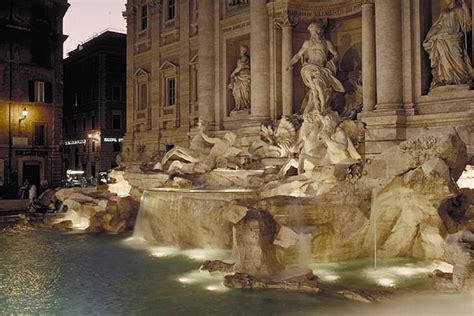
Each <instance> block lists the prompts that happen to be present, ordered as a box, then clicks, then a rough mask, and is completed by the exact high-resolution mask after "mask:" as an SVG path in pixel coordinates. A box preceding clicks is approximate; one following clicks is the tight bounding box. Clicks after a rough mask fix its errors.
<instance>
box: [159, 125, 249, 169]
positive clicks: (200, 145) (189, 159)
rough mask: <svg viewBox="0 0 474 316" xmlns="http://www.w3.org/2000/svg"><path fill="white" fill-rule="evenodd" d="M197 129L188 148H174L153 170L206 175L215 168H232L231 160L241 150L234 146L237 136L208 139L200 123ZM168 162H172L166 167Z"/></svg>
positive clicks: (203, 126)
mask: <svg viewBox="0 0 474 316" xmlns="http://www.w3.org/2000/svg"><path fill="white" fill-rule="evenodd" d="M198 127H199V131H198V133H197V134H196V135H195V136H194V137H193V139H192V140H191V144H190V147H189V148H186V147H181V146H176V147H174V148H173V149H171V150H170V151H168V152H167V153H166V154H165V155H164V157H163V159H162V161H161V162H160V163H157V164H156V165H155V167H154V168H153V169H160V170H166V171H176V172H181V173H206V172H209V171H211V170H213V169H215V168H227V167H232V166H233V161H232V159H233V158H235V157H236V156H237V155H239V154H240V153H241V149H239V148H237V147H235V146H234V144H235V140H236V138H237V136H236V135H235V134H234V133H232V132H227V133H225V135H224V137H222V138H220V137H210V136H208V135H206V133H205V131H206V128H205V125H204V124H202V121H200V123H199V124H198ZM169 161H172V162H171V163H170V164H169V166H168V167H166V166H167V164H168V163H169Z"/></svg>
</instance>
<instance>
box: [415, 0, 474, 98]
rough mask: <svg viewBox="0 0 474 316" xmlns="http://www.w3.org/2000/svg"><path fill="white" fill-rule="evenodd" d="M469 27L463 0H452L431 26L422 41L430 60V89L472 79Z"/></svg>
mask: <svg viewBox="0 0 474 316" xmlns="http://www.w3.org/2000/svg"><path fill="white" fill-rule="evenodd" d="M471 28H472V20H471V10H470V8H469V7H468V6H467V4H466V2H465V0H452V1H451V2H450V3H449V4H448V7H447V8H446V10H444V11H443V12H442V13H441V15H440V17H439V18H438V20H436V22H435V23H434V24H433V26H432V27H431V29H430V31H429V32H428V34H427V35H426V38H425V40H424V42H423V47H424V49H425V50H426V52H427V53H428V54H429V58H430V61H431V68H432V75H433V81H432V82H431V89H433V88H435V87H438V86H446V85H456V84H466V83H470V82H472V77H473V69H472V65H471V60H470V58H469V55H468V53H467V38H466V34H467V32H470V31H471Z"/></svg>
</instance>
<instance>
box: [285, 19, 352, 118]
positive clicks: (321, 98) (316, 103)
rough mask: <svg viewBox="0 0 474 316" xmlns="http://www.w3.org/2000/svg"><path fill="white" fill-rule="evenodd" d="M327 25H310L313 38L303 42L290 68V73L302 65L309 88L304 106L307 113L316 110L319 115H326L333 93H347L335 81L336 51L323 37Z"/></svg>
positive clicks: (321, 23)
mask: <svg viewBox="0 0 474 316" xmlns="http://www.w3.org/2000/svg"><path fill="white" fill-rule="evenodd" d="M326 24H327V22H325V21H321V20H320V21H318V22H316V23H311V24H310V25H309V26H308V31H309V33H310V35H311V38H310V39H309V40H307V41H305V42H304V43H303V46H302V47H301V49H300V50H299V51H298V53H296V55H295V56H293V58H292V59H291V60H290V65H289V67H288V68H287V71H289V70H290V69H292V68H293V66H294V65H295V64H296V63H298V62H299V61H300V62H301V63H302V64H303V67H302V68H301V77H302V79H303V82H304V84H305V85H306V86H307V87H308V88H309V89H310V90H309V92H308V93H307V94H306V97H305V99H304V101H303V105H302V108H304V111H305V112H309V111H312V110H313V109H316V110H317V111H318V112H319V113H325V112H326V111H327V110H328V109H329V106H330V102H331V98H332V96H333V93H334V91H337V92H341V93H344V92H345V90H344V87H343V86H342V84H341V82H340V81H339V80H338V79H337V78H336V61H337V57H338V54H337V50H336V48H335V47H334V45H333V44H332V43H331V41H329V40H327V39H325V38H324V28H325V27H326Z"/></svg>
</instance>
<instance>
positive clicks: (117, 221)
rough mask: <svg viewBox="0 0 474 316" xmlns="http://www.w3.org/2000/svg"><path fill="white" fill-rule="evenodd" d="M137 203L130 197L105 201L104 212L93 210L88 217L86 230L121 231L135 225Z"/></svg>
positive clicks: (128, 229) (115, 232)
mask: <svg viewBox="0 0 474 316" xmlns="http://www.w3.org/2000/svg"><path fill="white" fill-rule="evenodd" d="M138 209H139V204H138V202H136V201H135V200H133V199H132V198H131V197H126V198H118V199H112V200H109V201H107V206H106V209H105V211H104V212H95V213H94V214H93V215H92V216H91V217H90V224H89V227H88V231H95V232H106V233H114V234H117V233H122V232H126V231H130V230H132V229H133V227H134V225H135V220H136V218H137V213H138Z"/></svg>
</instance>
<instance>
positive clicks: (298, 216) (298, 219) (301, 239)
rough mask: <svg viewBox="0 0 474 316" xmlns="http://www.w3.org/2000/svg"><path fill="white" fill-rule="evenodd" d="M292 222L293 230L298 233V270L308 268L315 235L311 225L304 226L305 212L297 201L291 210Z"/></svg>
mask: <svg viewBox="0 0 474 316" xmlns="http://www.w3.org/2000/svg"><path fill="white" fill-rule="evenodd" d="M290 223H291V225H292V228H293V230H294V231H295V232H296V234H298V244H297V251H298V253H297V262H296V263H297V268H298V270H305V269H308V266H309V264H310V263H311V240H312V237H313V235H312V232H311V229H310V227H305V226H304V212H303V208H302V207H301V205H300V204H299V203H295V204H294V205H293V207H292V208H291V210H290Z"/></svg>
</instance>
